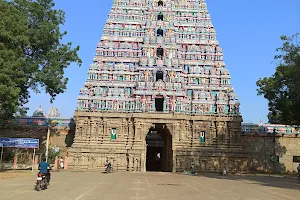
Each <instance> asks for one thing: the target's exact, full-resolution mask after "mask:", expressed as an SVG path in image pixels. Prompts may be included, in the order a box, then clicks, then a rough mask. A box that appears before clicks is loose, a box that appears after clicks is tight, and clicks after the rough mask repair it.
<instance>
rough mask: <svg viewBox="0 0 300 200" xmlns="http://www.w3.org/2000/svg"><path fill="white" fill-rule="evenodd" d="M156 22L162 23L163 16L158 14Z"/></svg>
mask: <svg viewBox="0 0 300 200" xmlns="http://www.w3.org/2000/svg"><path fill="white" fill-rule="evenodd" d="M157 20H158V21H159V20H161V21H164V16H163V14H162V13H159V14H158V16H157Z"/></svg>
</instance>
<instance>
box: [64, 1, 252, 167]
mask: <svg viewBox="0 0 300 200" xmlns="http://www.w3.org/2000/svg"><path fill="white" fill-rule="evenodd" d="M230 79H231V77H230V75H229V72H228V69H227V68H226V67H225V63H224V56H223V51H222V48H221V46H220V45H219V42H218V41H217V38H216V30H215V28H214V26H213V24H212V22H211V17H210V15H209V12H208V10H207V5H206V3H205V1H204V0H184V1H182V0H173V1H170V0H163V1H162V0H160V1H157V0H139V1H135V0H127V1H124V0H115V1H113V6H112V9H111V11H110V12H109V14H108V19H107V21H106V24H105V27H104V30H103V35H102V38H101V41H100V42H99V43H98V45H97V48H96V55H95V57H94V59H93V62H92V64H91V65H90V68H89V70H88V80H87V81H86V83H85V84H84V87H83V88H82V89H81V90H80V95H79V97H78V108H77V110H76V112H75V118H76V133H75V140H74V144H73V145H72V148H71V149H69V151H68V153H69V154H68V156H69V157H68V162H69V164H68V166H69V168H72V169H83V170H89V169H98V168H103V163H104V162H105V161H106V160H110V161H111V162H112V163H113V166H115V168H116V169H118V170H127V171H173V172H175V171H183V170H184V169H188V168H190V166H191V165H193V166H195V169H196V170H198V171H200V170H219V169H220V168H221V167H223V166H226V167H227V168H228V169H235V168H244V167H245V166H246V163H247V152H245V151H243V150H242V145H241V143H240V130H241V122H242V117H241V115H240V112H239V106H240V104H239V101H238V97H237V95H236V93H234V90H233V87H232V85H231V83H230Z"/></svg>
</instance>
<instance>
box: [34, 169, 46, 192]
mask: <svg viewBox="0 0 300 200" xmlns="http://www.w3.org/2000/svg"><path fill="white" fill-rule="evenodd" d="M47 188H48V180H47V177H46V175H45V174H42V173H41V172H39V173H38V174H37V178H36V185H35V190H36V191H41V190H46V189H47Z"/></svg>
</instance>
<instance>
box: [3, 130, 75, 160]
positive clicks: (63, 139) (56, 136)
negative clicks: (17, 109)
mask: <svg viewBox="0 0 300 200" xmlns="http://www.w3.org/2000/svg"><path fill="white" fill-rule="evenodd" d="M47 131H48V129H47V127H46V126H33V125H10V126H8V127H5V128H0V137H8V138H36V139H39V140H40V148H39V149H38V150H37V151H36V153H37V154H41V153H42V151H43V150H45V145H46V139H47ZM74 134H75V127H74V126H60V127H53V128H51V132H50V135H51V137H50V147H56V148H59V149H60V152H61V153H60V154H61V156H65V155H66V153H67V148H68V147H70V146H71V145H72V143H73V139H74ZM11 150H16V149H12V148H9V151H11ZM23 151H24V150H23ZM5 152H6V151H5ZM18 152H20V153H21V152H22V149H18ZM26 152H27V151H26Z"/></svg>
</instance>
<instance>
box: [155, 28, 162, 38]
mask: <svg viewBox="0 0 300 200" xmlns="http://www.w3.org/2000/svg"><path fill="white" fill-rule="evenodd" d="M156 35H157V36H162V37H164V31H163V30H162V29H161V28H159V29H157V32H156Z"/></svg>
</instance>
